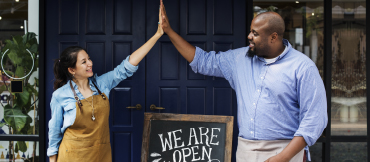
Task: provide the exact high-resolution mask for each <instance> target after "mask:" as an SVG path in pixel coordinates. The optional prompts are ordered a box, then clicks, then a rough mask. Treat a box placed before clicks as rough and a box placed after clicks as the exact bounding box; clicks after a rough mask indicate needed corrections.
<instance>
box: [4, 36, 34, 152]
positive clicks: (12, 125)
mask: <svg viewBox="0 0 370 162" xmlns="http://www.w3.org/2000/svg"><path fill="white" fill-rule="evenodd" d="M5 44H6V45H5V47H4V48H3V49H2V50H1V56H3V55H4V54H5V56H4V59H3V62H2V64H3V67H4V69H5V66H6V65H7V64H10V66H11V67H12V68H11V69H12V71H8V70H6V69H5V72H6V73H7V74H8V75H11V76H12V77H15V78H22V77H24V76H26V75H27V74H28V73H30V74H32V73H33V72H35V71H36V70H37V67H38V59H37V58H38V43H37V39H36V34H35V33H27V34H25V35H23V36H14V37H13V38H12V39H11V40H5ZM27 49H28V50H29V51H30V52H31V54H32V56H33V58H34V59H32V58H31V57H30V53H29V52H28V51H27ZM7 50H8V51H7ZM5 51H7V52H6V53H5ZM32 64H34V68H32ZM31 69H32V71H31ZM1 70H2V69H1ZM30 77H31V75H29V76H27V77H25V78H24V79H23V92H22V93H11V95H10V96H9V97H8V100H7V104H5V105H3V104H2V103H1V104H2V106H3V108H4V113H3V114H4V121H5V123H0V127H3V126H4V125H7V126H8V127H9V134H38V129H36V128H35V126H37V125H38V124H37V123H38V122H37V118H36V116H37V115H35V119H34V121H35V124H34V126H31V123H32V118H31V117H30V116H29V115H28V113H29V112H30V111H31V110H34V111H35V112H37V106H36V105H35V102H33V103H31V102H32V101H37V96H38V90H37V89H38V79H37V78H36V77H35V78H30ZM30 79H35V82H34V83H33V84H32V85H31V84H30V83H29V80H30ZM2 80H3V81H2V82H3V84H2V85H1V86H0V94H1V93H3V91H9V92H11V90H10V87H9V85H8V84H6V83H5V81H6V80H11V79H9V78H8V77H6V75H5V74H4V73H3V71H2ZM11 144H12V142H11ZM14 151H15V152H16V153H17V152H18V151H22V152H26V151H27V145H26V143H25V142H24V141H18V142H17V144H16V145H15V150H14Z"/></svg>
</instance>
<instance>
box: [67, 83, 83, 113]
mask: <svg viewBox="0 0 370 162" xmlns="http://www.w3.org/2000/svg"><path fill="white" fill-rule="evenodd" d="M69 85H70V86H71V89H72V92H73V95H74V96H75V97H74V98H75V100H76V101H77V102H78V107H80V111H82V109H81V106H82V103H81V100H80V98H78V96H77V93H76V91H75V89H74V88H73V86H72V81H70V82H69Z"/></svg>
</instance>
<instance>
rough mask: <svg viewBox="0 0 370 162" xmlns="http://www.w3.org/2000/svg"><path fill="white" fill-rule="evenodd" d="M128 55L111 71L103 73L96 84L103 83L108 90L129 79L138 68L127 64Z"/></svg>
mask: <svg viewBox="0 0 370 162" xmlns="http://www.w3.org/2000/svg"><path fill="white" fill-rule="evenodd" d="M129 59H130V55H129V56H127V57H126V59H125V60H123V61H122V63H121V64H119V65H118V66H117V67H116V68H114V70H113V71H110V72H108V73H105V74H103V75H101V76H99V77H98V78H97V82H98V84H99V83H103V84H105V85H106V86H107V88H108V89H109V90H111V89H112V88H114V87H116V86H117V85H118V84H119V83H120V82H121V81H122V80H125V79H126V78H128V77H131V76H132V75H133V74H134V73H135V72H136V71H137V69H138V68H139V66H134V65H132V64H131V63H130V62H129Z"/></svg>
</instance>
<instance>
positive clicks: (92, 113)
mask: <svg viewBox="0 0 370 162" xmlns="http://www.w3.org/2000/svg"><path fill="white" fill-rule="evenodd" d="M91 91H92V90H91ZM86 101H87V103H89V104H90V102H89V101H88V100H87V99H86ZM90 106H91V107H92V112H91V119H92V120H93V121H95V116H94V92H93V94H92V96H91V104H90Z"/></svg>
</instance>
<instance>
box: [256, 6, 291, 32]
mask: <svg viewBox="0 0 370 162" xmlns="http://www.w3.org/2000/svg"><path fill="white" fill-rule="evenodd" d="M255 18H256V19H266V20H267V23H268V25H267V27H266V30H265V32H266V33H267V34H269V35H270V34H272V33H274V32H276V33H277V34H278V37H279V38H280V39H283V36H284V32H285V23H284V19H283V18H282V17H281V16H280V15H279V14H278V13H276V12H272V11H270V12H263V13H260V14H258V15H257V16H256V17H255Z"/></svg>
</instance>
